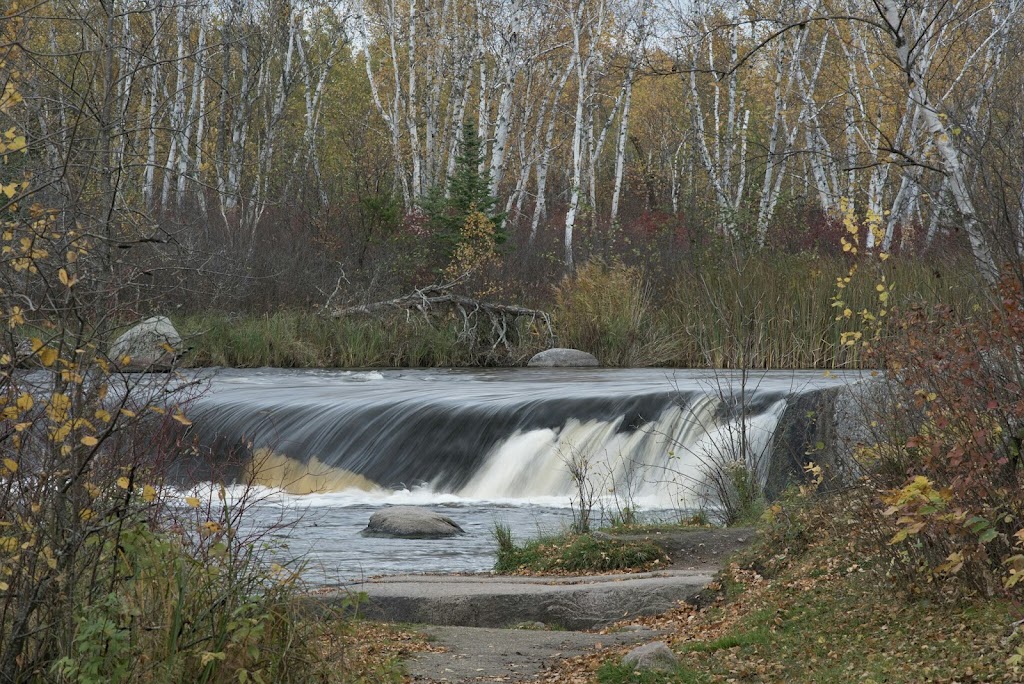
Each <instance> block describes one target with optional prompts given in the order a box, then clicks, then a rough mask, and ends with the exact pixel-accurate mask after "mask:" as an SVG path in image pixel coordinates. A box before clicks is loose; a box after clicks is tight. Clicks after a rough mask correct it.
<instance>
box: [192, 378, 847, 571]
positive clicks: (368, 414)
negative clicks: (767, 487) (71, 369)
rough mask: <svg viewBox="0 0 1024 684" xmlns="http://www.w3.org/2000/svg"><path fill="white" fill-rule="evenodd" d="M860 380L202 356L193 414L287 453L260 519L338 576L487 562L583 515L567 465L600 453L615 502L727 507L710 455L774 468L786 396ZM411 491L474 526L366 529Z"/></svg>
mask: <svg viewBox="0 0 1024 684" xmlns="http://www.w3.org/2000/svg"><path fill="white" fill-rule="evenodd" d="M862 377H863V376H862V374H860V373H843V374H827V375H826V374H822V373H820V372H766V373H747V374H741V373H729V372H712V371H674V370H663V369H648V370H617V369H500V370H387V371H366V372H357V371H331V370H298V371H293V370H276V369H258V370H220V371H200V372H197V373H196V374H195V376H194V379H199V380H202V381H203V382H205V383H207V390H206V391H205V392H204V393H203V394H202V396H201V397H200V398H199V399H198V400H196V401H195V402H194V403H193V404H192V406H191V407H190V408H189V410H188V415H189V417H190V419H191V420H192V421H193V424H194V434H195V435H196V436H197V437H198V439H199V440H200V441H201V442H202V443H203V444H205V445H207V446H208V448H209V449H211V450H212V454H213V457H214V458H217V457H218V454H220V453H222V452H223V451H226V450H230V449H231V448H237V446H238V445H242V447H243V449H242V450H243V452H244V453H245V454H248V457H249V458H250V459H251V460H252V462H253V463H256V462H261V463H265V464H268V463H269V464H273V468H269V470H270V474H269V475H268V473H267V472H266V471H264V472H261V473H260V474H259V477H257V478H256V481H257V482H258V484H259V486H258V487H257V488H256V490H255V491H256V492H257V493H258V496H256V497H255V503H252V502H250V503H249V505H248V508H247V512H246V526H247V532H248V533H256V534H259V535H262V536H264V538H265V539H267V540H270V541H272V542H274V543H273V544H272V546H274V547H275V551H274V553H275V554H277V558H278V559H279V560H289V559H293V558H301V559H303V561H304V562H305V563H306V566H307V571H306V575H307V577H308V578H309V579H311V580H313V581H315V582H329V583H333V582H338V581H348V580H353V579H358V578H360V577H364V576H372V575H379V574H390V573H400V572H481V571H487V570H489V569H490V568H491V567H492V566H493V563H494V546H495V545H494V541H493V539H492V530H493V528H494V526H495V524H496V523H502V524H506V525H508V526H509V527H510V528H511V529H512V530H513V534H514V536H515V537H517V538H518V539H525V538H530V537H535V536H537V535H538V534H548V533H554V532H558V531H560V530H563V529H565V528H567V527H568V525H569V524H570V523H571V520H572V516H571V510H570V502H571V501H572V500H573V497H574V494H575V488H574V486H573V482H572V478H571V477H570V474H569V470H568V468H567V463H568V462H570V461H572V460H573V459H575V458H582V459H583V460H584V461H585V462H586V463H587V464H588V466H589V468H590V477H591V478H592V479H593V482H594V484H595V487H596V491H597V492H598V494H599V495H603V497H602V499H601V501H600V502H599V503H598V509H603V510H604V512H605V514H606V515H607V514H610V513H611V512H614V511H615V510H616V509H617V508H621V507H622V506H629V507H631V508H636V509H638V510H640V511H641V512H642V513H646V514H647V515H649V516H653V517H657V518H659V519H665V518H676V519H678V518H681V517H684V516H685V515H687V514H688V513H690V512H692V511H693V510H695V509H696V508H701V507H714V505H715V502H714V501H713V500H712V499H711V498H710V497H709V491H708V489H707V487H706V486H705V483H704V477H703V473H704V472H705V471H706V468H707V467H708V464H709V463H712V462H718V461H721V460H722V459H726V460H729V459H736V458H739V459H742V460H745V461H746V462H747V463H748V465H749V466H750V467H751V468H752V469H753V470H754V471H755V472H757V474H758V475H759V476H761V477H763V476H764V470H765V468H766V467H767V463H768V460H769V458H770V456H771V449H772V440H773V436H774V433H775V430H776V427H777V425H778V423H779V421H780V419H781V418H782V416H783V414H784V412H785V410H786V406H787V399H788V398H790V397H793V396H794V395H797V394H801V393H803V392H807V391H811V390H817V389H824V388H830V387H840V386H842V385H844V384H848V383H850V382H855V381H857V380H859V379H861V378H862ZM740 443H742V444H743V445H744V446H743V450H744V453H743V454H739V453H738V452H737V451H736V450H737V448H738V447H737V445H738V444H740ZM232 445H234V447H232ZM261 459H263V460H262V461H261ZM274 473H277V475H274ZM275 477H276V479H275ZM612 491H614V495H612V494H610V493H609V492H612ZM249 493H250V494H252V493H253V492H252V490H250V492H249ZM395 504H403V505H423V506H428V507H430V508H432V509H434V510H439V511H442V512H444V513H446V514H447V515H449V516H450V517H451V518H452V519H454V520H455V521H456V522H457V523H459V524H460V525H461V526H462V527H463V528H464V529H465V530H466V531H467V534H466V535H465V536H461V537H457V538H453V539H447V540H405V539H398V540H388V539H379V538H370V539H367V538H363V537H361V536H360V535H359V532H360V531H361V530H362V529H363V528H364V527H365V526H366V523H367V522H368V521H369V518H370V516H371V515H372V513H373V512H374V511H375V510H378V509H380V508H381V507H382V506H387V505H395ZM599 514H600V510H598V511H597V513H596V514H595V517H599Z"/></svg>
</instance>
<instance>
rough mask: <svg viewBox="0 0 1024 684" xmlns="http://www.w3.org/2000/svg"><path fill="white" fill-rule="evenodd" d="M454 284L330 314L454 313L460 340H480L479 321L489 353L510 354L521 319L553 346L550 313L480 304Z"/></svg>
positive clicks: (338, 309)
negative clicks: (487, 331) (512, 333)
mask: <svg viewBox="0 0 1024 684" xmlns="http://www.w3.org/2000/svg"><path fill="white" fill-rule="evenodd" d="M454 285H455V283H450V284H445V285H429V286H427V287H424V288H420V289H418V290H415V291H414V292H412V293H411V294H407V295H404V296H402V297H397V298H395V299H388V300H384V301H380V302H373V303H370V304H360V305H356V306H348V307H338V308H335V309H334V310H333V311H332V312H331V316H332V317H333V318H344V317H346V316H375V315H379V314H383V313H388V312H393V311H406V312H413V311H416V312H419V313H420V314H421V315H423V317H424V318H425V319H427V320H428V321H429V320H430V317H431V316H436V315H439V314H452V313H454V314H456V315H458V316H459V318H460V319H461V320H462V331H461V332H460V335H459V336H460V338H461V339H466V340H471V339H472V340H476V339H479V332H480V330H479V325H480V321H481V320H486V321H487V322H488V323H489V324H490V328H491V335H490V336H489V337H490V339H491V340H492V344H491V349H492V351H494V350H497V348H498V347H499V346H503V347H504V348H505V349H506V350H507V351H512V348H513V343H512V341H511V340H510V339H509V333H510V331H512V330H518V324H519V322H520V320H521V319H529V325H530V326H538V325H540V326H542V328H541V329H540V332H541V333H542V334H544V335H545V337H546V340H545V343H546V344H547V346H549V347H550V346H553V345H554V343H555V331H554V327H553V325H552V323H551V314H549V313H547V312H546V311H542V310H540V309H530V308H527V307H525V306H518V305H515V304H493V303H490V302H482V301H480V300H478V299H473V298H472V297H466V296H463V295H458V294H455V293H453V292H452V291H451V288H452V287H453V286H454Z"/></svg>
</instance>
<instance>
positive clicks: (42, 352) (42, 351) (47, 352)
mask: <svg viewBox="0 0 1024 684" xmlns="http://www.w3.org/2000/svg"><path fill="white" fill-rule="evenodd" d="M32 353H33V354H36V355H37V356H38V357H39V361H40V363H42V364H43V365H44V366H45V367H47V368H49V367H50V366H52V365H53V364H54V363H55V362H56V361H57V357H58V356H59V354H58V353H57V350H56V349H54V348H53V347H48V346H46V345H45V344H44V343H43V341H42V340H41V339H39V338H38V337H33V338H32Z"/></svg>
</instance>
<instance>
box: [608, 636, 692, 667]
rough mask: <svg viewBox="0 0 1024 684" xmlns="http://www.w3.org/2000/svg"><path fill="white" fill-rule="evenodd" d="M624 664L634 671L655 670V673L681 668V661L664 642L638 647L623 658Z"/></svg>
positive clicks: (654, 642) (653, 642)
mask: <svg viewBox="0 0 1024 684" xmlns="http://www.w3.org/2000/svg"><path fill="white" fill-rule="evenodd" d="M622 664H623V665H628V666H630V667H632V668H633V669H634V670H653V671H655V672H671V671H672V670H675V669H676V668H677V667H679V659H678V658H676V654H675V653H673V652H672V649H671V648H669V647H668V644H666V643H665V642H664V641H652V642H651V643H649V644H644V645H643V646H637V647H636V648H634V649H633V650H632V651H630V652H629V653H627V654H626V655H624V656H622Z"/></svg>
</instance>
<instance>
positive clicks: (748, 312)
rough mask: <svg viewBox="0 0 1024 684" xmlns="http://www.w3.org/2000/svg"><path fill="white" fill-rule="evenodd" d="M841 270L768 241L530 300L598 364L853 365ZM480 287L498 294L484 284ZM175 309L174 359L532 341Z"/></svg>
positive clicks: (290, 362)
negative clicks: (837, 299)
mask: <svg viewBox="0 0 1024 684" xmlns="http://www.w3.org/2000/svg"><path fill="white" fill-rule="evenodd" d="M877 268H878V269H879V270H880V274H879V275H885V276H886V279H887V282H891V283H892V282H894V283H898V288H897V289H896V290H894V292H893V300H892V303H893V304H894V305H903V306H910V305H913V304H923V305H927V306H931V305H935V304H944V305H947V306H949V307H950V308H951V309H952V310H955V311H958V312H969V311H971V310H973V308H974V307H975V305H976V304H977V303H978V293H977V292H976V291H975V290H973V289H971V288H970V287H968V286H966V285H964V284H963V283H965V282H966V281H967V280H968V279H967V278H960V277H958V276H957V274H958V273H960V271H962V270H965V269H963V268H961V267H959V266H956V265H953V266H950V267H948V268H947V269H946V270H947V274H946V276H945V277H943V278H938V277H937V276H935V273H937V272H938V271H937V269H936V268H934V267H933V266H932V265H930V264H927V263H924V262H918V261H914V260H910V259H907V260H896V259H891V260H889V261H888V262H885V263H884V264H881V265H878V266H877ZM845 271H846V266H845V265H844V263H843V262H841V261H840V260H838V259H825V258H822V257H818V256H813V255H799V254H798V255H778V254H774V255H761V256H757V257H751V258H746V259H743V260H741V261H736V260H728V259H726V260H720V261H718V262H712V261H708V262H706V263H702V264H701V265H699V266H696V267H693V268H688V269H681V270H679V271H677V272H675V273H674V274H673V276H672V278H671V280H670V281H668V282H665V283H655V282H653V281H652V280H650V279H649V278H647V277H646V274H644V273H643V272H641V271H640V270H639V269H637V268H635V267H627V266H622V265H616V264H605V263H601V262H593V263H589V264H585V265H583V266H581V267H580V268H579V269H578V270H577V271H576V273H575V274H574V275H573V276H572V277H567V278H565V279H564V280H563V281H562V282H561V283H560V284H559V285H558V287H557V288H555V289H554V291H553V292H551V294H550V295H549V297H548V298H547V301H538V302H531V305H532V306H536V307H538V308H541V309H548V310H550V311H551V312H552V313H553V315H554V318H555V334H556V336H557V344H558V346H562V347H574V348H578V349H583V350H585V351H588V352H591V353H593V354H594V355H596V356H597V357H598V359H599V360H600V362H601V364H602V365H605V366H612V367H644V366H666V367H682V368H703V367H713V368H739V367H746V368H782V369H785V368H822V369H825V368H859V367H862V366H863V364H864V360H863V359H862V358H861V354H860V352H859V350H858V349H856V348H852V347H849V346H847V345H844V344H843V338H842V334H843V332H844V331H845V330H846V328H845V327H844V323H845V321H837V319H836V316H835V314H836V309H835V308H834V306H833V305H834V295H835V276H834V274H835V273H840V272H845ZM881 271H884V273H882V272H881ZM752 283H756V287H752ZM508 289H509V290H510V291H514V290H515V287H514V286H512V285H510V286H509V288H508ZM845 292H846V300H847V302H848V303H849V305H850V307H851V309H857V307H860V306H862V305H864V306H866V305H867V303H870V302H871V301H872V297H873V296H874V284H873V282H872V281H870V280H868V279H853V281H852V282H851V283H849V284H848V285H847V287H846V290H845ZM489 300H491V301H499V302H500V301H504V298H503V296H502V293H501V292H500V291H497V292H492V293H491V294H490V296H489ZM506 303H518V302H511V301H510V302H506ZM174 322H175V324H176V325H177V326H178V328H179V330H180V331H181V332H182V333H183V334H184V336H185V337H186V338H187V340H188V344H189V345H190V346H191V347H192V348H193V351H192V353H191V354H190V355H189V356H188V357H187V358H186V360H187V362H188V363H190V364H192V365H195V366H234V367H257V366H274V367H281V368H307V367H338V368H370V367H377V368H383V367H433V366H480V365H506V366H514V365H522V364H524V363H525V362H526V360H527V359H529V357H530V356H531V355H532V354H533V353H535V352H537V351H540V350H541V349H542V348H543V346H544V344H545V339H544V337H543V336H542V335H539V334H534V333H535V332H536V331H527V330H523V331H521V333H522V334H520V335H518V336H517V337H516V339H517V340H518V346H517V347H515V348H513V349H512V350H511V351H510V352H505V351H502V353H501V354H500V355H495V354H494V353H493V352H494V351H495V350H494V349H493V348H492V346H491V344H490V342H489V341H488V340H486V339H477V338H476V337H473V336H469V337H467V336H466V335H465V334H464V332H465V331H464V330H463V328H462V326H461V321H455V320H433V321H428V320H427V319H425V318H423V317H420V316H405V315H401V316H394V317H384V318H379V319H360V318H341V319H334V318H331V317H328V316H322V315H320V314H318V313H317V312H315V311H312V310H279V311H273V312H267V313H261V314H234V313H231V314H228V313H220V312H215V311H208V312H198V313H194V314H191V315H188V316H177V317H175V321H174Z"/></svg>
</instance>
